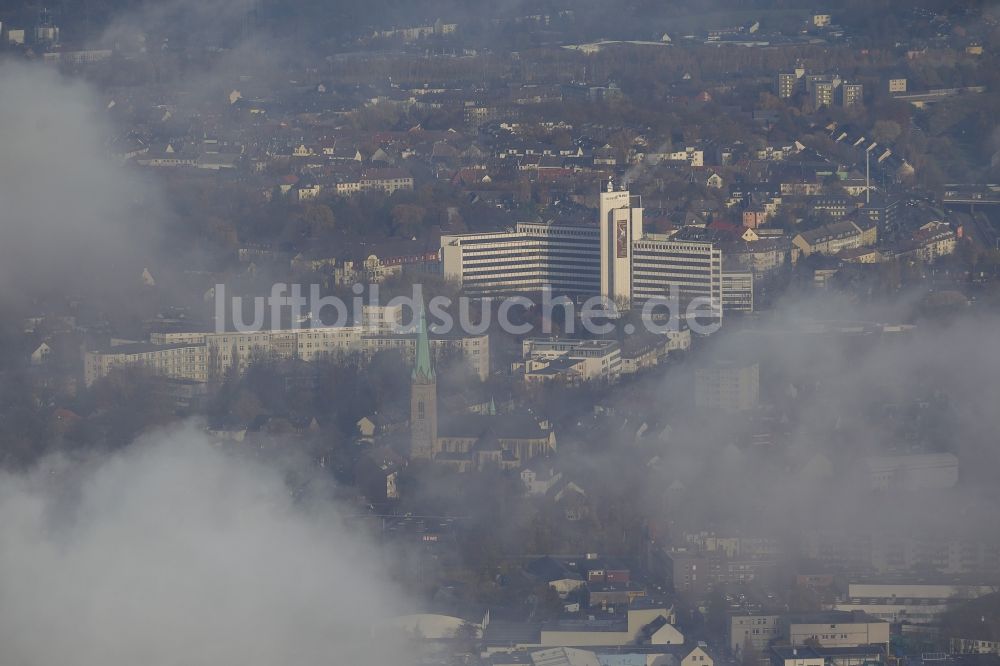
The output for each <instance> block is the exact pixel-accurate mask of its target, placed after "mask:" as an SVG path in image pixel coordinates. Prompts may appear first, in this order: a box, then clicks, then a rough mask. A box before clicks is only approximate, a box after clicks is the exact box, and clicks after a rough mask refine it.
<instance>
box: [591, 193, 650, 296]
mask: <svg viewBox="0 0 1000 666" xmlns="http://www.w3.org/2000/svg"><path fill="white" fill-rule="evenodd" d="M599 215H600V216H599V218H598V225H599V227H600V230H601V295H602V296H604V297H605V298H609V299H611V300H613V301H615V302H616V303H619V304H627V303H630V302H631V300H632V249H633V246H632V244H633V241H634V240H635V239H638V238H641V237H642V207H641V202H640V201H639V197H635V198H634V199H633V197H632V196H631V194H629V192H628V190H615V189H614V188H613V186H612V184H611V182H608V189H607V191H605V192H601V204H600V214H599Z"/></svg>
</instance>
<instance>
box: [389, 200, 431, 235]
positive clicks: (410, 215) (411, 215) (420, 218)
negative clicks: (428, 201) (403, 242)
mask: <svg viewBox="0 0 1000 666" xmlns="http://www.w3.org/2000/svg"><path fill="white" fill-rule="evenodd" d="M426 217H427V210H426V209H425V208H424V207H423V206H418V205H416V204H397V205H395V206H393V207H392V233H393V235H394V236H401V237H403V238H413V237H416V236H419V235H420V232H421V231H423V225H424V218H426Z"/></svg>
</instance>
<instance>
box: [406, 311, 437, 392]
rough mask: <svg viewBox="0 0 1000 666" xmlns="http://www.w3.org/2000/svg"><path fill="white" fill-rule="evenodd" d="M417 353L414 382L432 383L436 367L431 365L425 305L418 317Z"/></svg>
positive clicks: (414, 365)
mask: <svg viewBox="0 0 1000 666" xmlns="http://www.w3.org/2000/svg"><path fill="white" fill-rule="evenodd" d="M417 316H418V317H419V319H418V320H417V353H416V361H415V363H414V364H413V374H412V376H411V377H412V380H413V381H415V382H420V383H425V384H426V383H430V382H433V381H435V379H434V365H433V364H432V363H431V342H430V340H429V339H428V337H427V318H426V317H425V316H424V304H423V302H421V303H420V313H419V314H418V315H417Z"/></svg>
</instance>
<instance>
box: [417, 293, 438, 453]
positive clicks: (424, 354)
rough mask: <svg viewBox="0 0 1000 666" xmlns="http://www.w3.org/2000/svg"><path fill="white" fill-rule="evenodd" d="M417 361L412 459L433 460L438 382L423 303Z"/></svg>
mask: <svg viewBox="0 0 1000 666" xmlns="http://www.w3.org/2000/svg"><path fill="white" fill-rule="evenodd" d="M415 357H416V358H415V359H414V363H413V374H412V375H411V376H410V458H426V459H431V458H433V457H434V454H435V453H436V452H437V417H438V415H437V378H436V377H435V375H434V365H433V363H431V343H430V340H429V339H428V337H427V320H426V318H425V317H424V307H423V304H422V303H421V305H420V313H419V321H418V323H417V350H416V354H415Z"/></svg>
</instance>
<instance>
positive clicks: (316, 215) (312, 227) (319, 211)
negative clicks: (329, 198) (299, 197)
mask: <svg viewBox="0 0 1000 666" xmlns="http://www.w3.org/2000/svg"><path fill="white" fill-rule="evenodd" d="M302 220H303V222H305V223H306V226H307V228H308V229H309V234H310V235H311V236H317V235H319V234H321V233H324V232H330V231H333V229H334V227H335V226H336V219H335V218H334V216H333V211H332V210H330V207H329V206H327V205H326V204H311V205H308V206H306V209H305V211H304V212H303V213H302Z"/></svg>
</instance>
